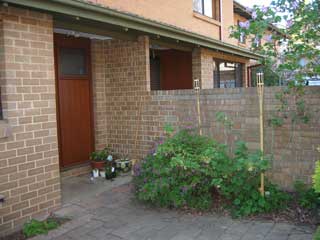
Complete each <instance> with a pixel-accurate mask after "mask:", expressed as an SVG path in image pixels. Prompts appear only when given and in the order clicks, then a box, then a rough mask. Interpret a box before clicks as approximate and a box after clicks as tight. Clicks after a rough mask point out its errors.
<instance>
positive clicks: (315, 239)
mask: <svg viewBox="0 0 320 240" xmlns="http://www.w3.org/2000/svg"><path fill="white" fill-rule="evenodd" d="M313 240H320V226H319V227H318V229H317V231H316V233H315V234H314V236H313Z"/></svg>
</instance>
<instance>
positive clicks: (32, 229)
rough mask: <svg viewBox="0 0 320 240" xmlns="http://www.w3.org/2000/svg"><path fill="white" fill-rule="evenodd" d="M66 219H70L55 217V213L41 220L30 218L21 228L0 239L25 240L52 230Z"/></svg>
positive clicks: (66, 220)
mask: <svg viewBox="0 0 320 240" xmlns="http://www.w3.org/2000/svg"><path fill="white" fill-rule="evenodd" d="M68 221H70V219H69V218H62V217H57V216H55V215H51V216H49V217H48V218H47V219H45V220H43V221H37V220H31V221H30V222H28V223H26V224H25V225H24V227H23V229H22V230H20V231H17V232H14V233H12V234H10V235H8V236H5V237H0V240H26V239H28V238H31V237H35V236H37V235H41V234H48V232H49V231H50V230H54V229H56V228H58V227H60V226H61V225H63V224H65V223H66V222H68ZM28 235H29V237H28Z"/></svg>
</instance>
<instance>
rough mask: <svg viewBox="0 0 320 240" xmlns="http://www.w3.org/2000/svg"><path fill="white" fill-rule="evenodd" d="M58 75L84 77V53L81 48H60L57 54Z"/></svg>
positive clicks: (85, 68)
mask: <svg viewBox="0 0 320 240" xmlns="http://www.w3.org/2000/svg"><path fill="white" fill-rule="evenodd" d="M59 57H60V59H59V70H60V75H62V76H67V75H69V76H70V75H71V76H72V75H75V76H77V75H86V74H87V67H86V52H85V50H84V49H81V48H61V49H60V54H59Z"/></svg>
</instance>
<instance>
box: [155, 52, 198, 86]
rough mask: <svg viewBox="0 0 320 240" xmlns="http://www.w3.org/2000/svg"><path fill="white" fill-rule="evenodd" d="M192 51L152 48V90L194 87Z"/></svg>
mask: <svg viewBox="0 0 320 240" xmlns="http://www.w3.org/2000/svg"><path fill="white" fill-rule="evenodd" d="M192 87H193V86H192V53H191V52H186V51H180V50H175V49H166V48H158V49H151V50H150V88H151V90H177V89H192Z"/></svg>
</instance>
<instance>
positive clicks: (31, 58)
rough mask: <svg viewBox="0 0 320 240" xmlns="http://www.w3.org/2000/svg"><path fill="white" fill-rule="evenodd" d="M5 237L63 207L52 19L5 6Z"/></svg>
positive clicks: (1, 59) (0, 209)
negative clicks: (7, 130)
mask: <svg viewBox="0 0 320 240" xmlns="http://www.w3.org/2000/svg"><path fill="white" fill-rule="evenodd" d="M0 14H1V15H0V19H1V35H0V39H1V40H0V44H1V46H0V49H1V50H0V63H1V82H0V83H1V84H0V85H1V97H2V104H3V108H4V109H3V110H4V112H3V113H4V119H5V120H6V121H8V123H9V124H10V126H11V127H12V134H11V136H10V137H8V138H1V139H0V194H2V195H4V196H5V203H4V204H2V205H0V235H1V234H3V233H6V232H8V231H11V230H12V229H13V228H18V227H20V226H21V225H22V224H23V223H24V222H25V221H27V220H28V219H30V218H31V217H36V216H40V215H43V214H46V213H48V212H50V211H51V210H52V209H54V208H56V207H57V206H59V204H60V175H59V159H58V146H57V126H56V106H55V80H54V56H53V26H52V18H51V16H49V15H47V14H43V13H39V12H33V11H28V10H23V9H18V8H13V7H0Z"/></svg>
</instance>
